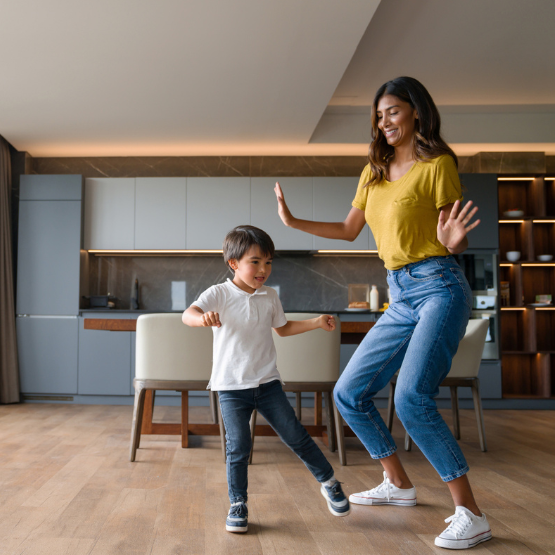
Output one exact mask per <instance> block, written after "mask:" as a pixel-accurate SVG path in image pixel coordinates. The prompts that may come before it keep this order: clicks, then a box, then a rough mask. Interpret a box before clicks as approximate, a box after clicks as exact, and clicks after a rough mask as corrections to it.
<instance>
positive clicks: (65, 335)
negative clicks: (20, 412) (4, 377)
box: [16, 316, 78, 394]
mask: <svg viewBox="0 0 555 555" xmlns="http://www.w3.org/2000/svg"><path fill="white" fill-rule="evenodd" d="M77 326H78V321H77V316H73V317H72V316H67V317H43V316H29V317H18V318H17V319H16V331H17V348H18V356H19V376H20V381H21V392H22V393H35V394H36V393H49V394H75V393H77V335H78V331H77Z"/></svg>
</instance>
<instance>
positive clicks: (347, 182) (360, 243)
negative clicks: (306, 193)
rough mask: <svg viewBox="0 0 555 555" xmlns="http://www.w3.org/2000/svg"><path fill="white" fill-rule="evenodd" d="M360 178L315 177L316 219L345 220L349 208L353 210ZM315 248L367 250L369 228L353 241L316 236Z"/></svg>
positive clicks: (322, 220)
mask: <svg viewBox="0 0 555 555" xmlns="http://www.w3.org/2000/svg"><path fill="white" fill-rule="evenodd" d="M358 180H359V178H358V177H315V178H314V190H313V206H314V220H315V221H319V222H342V221H344V220H345V218H346V217H347V214H348V213H349V210H351V203H352V202H353V199H354V198H355V193H356V190H357V185H358ZM314 248H315V249H317V250H320V249H340V250H346V251H349V250H367V249H368V248H369V234H368V228H367V227H365V228H364V229H363V230H362V232H361V233H360V235H359V236H358V237H357V238H356V239H355V240H354V241H353V242H352V243H351V242H349V241H339V240H337V239H323V238H322V237H314ZM374 248H375V247H374Z"/></svg>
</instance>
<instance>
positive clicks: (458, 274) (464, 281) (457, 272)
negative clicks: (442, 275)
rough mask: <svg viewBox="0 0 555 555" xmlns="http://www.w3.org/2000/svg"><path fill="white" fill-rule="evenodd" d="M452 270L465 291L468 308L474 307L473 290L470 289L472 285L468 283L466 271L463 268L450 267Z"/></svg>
mask: <svg viewBox="0 0 555 555" xmlns="http://www.w3.org/2000/svg"><path fill="white" fill-rule="evenodd" d="M450 270H451V273H452V274H453V276H454V278H455V279H456V280H457V283H458V285H460V287H461V289H462V291H463V294H464V298H465V300H466V304H467V305H468V308H469V309H472V290H471V289H470V285H468V280H467V279H466V276H465V275H464V272H463V271H462V269H461V268H450Z"/></svg>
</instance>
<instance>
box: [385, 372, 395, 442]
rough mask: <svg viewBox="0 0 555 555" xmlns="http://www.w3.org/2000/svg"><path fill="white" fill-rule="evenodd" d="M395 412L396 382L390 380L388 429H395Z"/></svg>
mask: <svg viewBox="0 0 555 555" xmlns="http://www.w3.org/2000/svg"><path fill="white" fill-rule="evenodd" d="M394 414H395V384H394V383H393V382H389V399H388V401H387V429H388V430H389V431H390V432H391V430H392V429H393V415H394Z"/></svg>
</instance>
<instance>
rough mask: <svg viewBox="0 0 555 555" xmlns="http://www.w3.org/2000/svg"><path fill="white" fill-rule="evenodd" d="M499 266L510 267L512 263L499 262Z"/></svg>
mask: <svg viewBox="0 0 555 555" xmlns="http://www.w3.org/2000/svg"><path fill="white" fill-rule="evenodd" d="M499 266H505V267H508V268H511V267H512V264H499Z"/></svg>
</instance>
